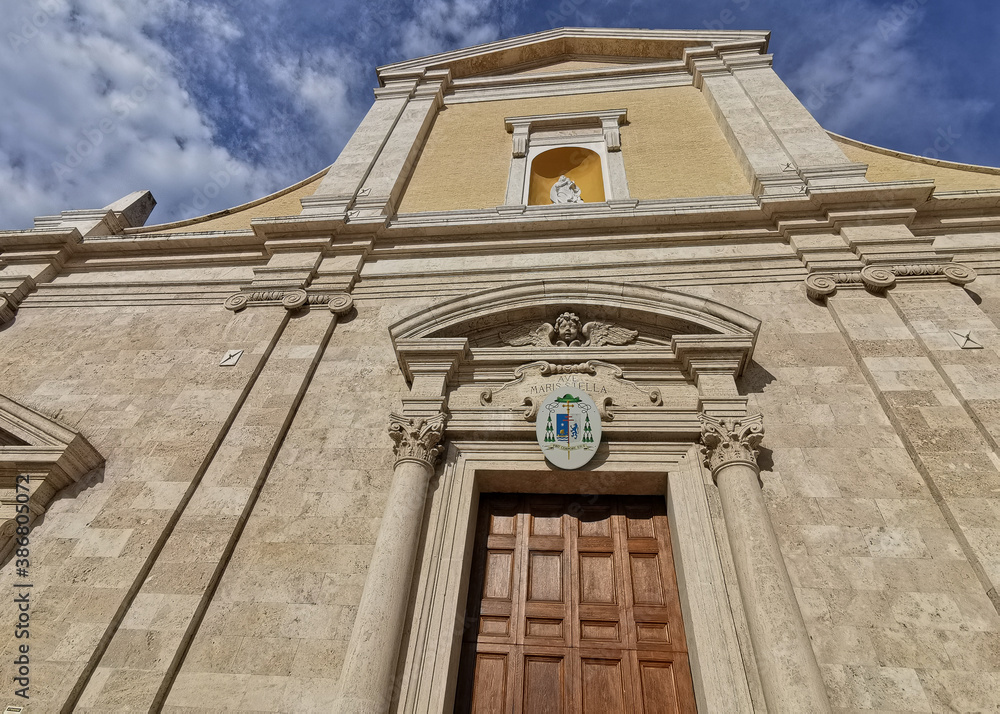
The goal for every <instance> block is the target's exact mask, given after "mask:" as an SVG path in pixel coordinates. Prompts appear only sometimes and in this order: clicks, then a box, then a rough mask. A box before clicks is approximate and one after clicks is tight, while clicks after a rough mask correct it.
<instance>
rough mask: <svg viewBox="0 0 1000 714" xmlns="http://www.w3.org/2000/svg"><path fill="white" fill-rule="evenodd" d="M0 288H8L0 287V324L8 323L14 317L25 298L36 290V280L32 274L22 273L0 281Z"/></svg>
mask: <svg viewBox="0 0 1000 714" xmlns="http://www.w3.org/2000/svg"><path fill="white" fill-rule="evenodd" d="M5 283H6V284H5ZM0 288H7V289H6V290H3V289H0V325H6V324H7V323H8V322H10V321H11V320H13V319H14V316H15V315H16V314H17V308H19V307H20V306H21V303H22V302H23V301H24V298H26V297H27V296H28V294H29V293H31V292H34V290H35V281H34V280H32V279H31V277H30V276H27V275H21V276H16V277H14V278H13V280H5V281H2V282H0Z"/></svg>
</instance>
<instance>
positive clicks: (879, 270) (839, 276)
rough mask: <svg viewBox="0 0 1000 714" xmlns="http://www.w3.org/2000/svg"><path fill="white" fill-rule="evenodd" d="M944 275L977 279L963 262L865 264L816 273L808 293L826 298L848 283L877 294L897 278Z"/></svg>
mask: <svg viewBox="0 0 1000 714" xmlns="http://www.w3.org/2000/svg"><path fill="white" fill-rule="evenodd" d="M941 277H943V278H944V279H945V280H947V281H948V282H949V283H951V284H953V285H967V284H968V283H971V282H972V281H973V280H975V279H976V271H975V270H973V269H972V268H970V267H968V266H967V265H962V264H960V263H937V264H935V263H914V264H906V265H866V266H865V267H863V268H862V269H861V270H860V271H856V272H852V273H813V274H812V275H809V276H808V277H807V278H806V294H807V295H808V296H809V297H811V298H813V299H814V300H825V299H826V298H827V297H829V296H830V295H833V294H834V293H835V292H837V288H838V287H841V286H846V285H862V286H863V287H864V288H865V289H866V290H868V291H869V292H871V293H874V294H876V295H883V294H885V291H886V290H888V289H889V288H892V287H893V286H895V285H896V281H897V279H903V280H926V279H934V278H941Z"/></svg>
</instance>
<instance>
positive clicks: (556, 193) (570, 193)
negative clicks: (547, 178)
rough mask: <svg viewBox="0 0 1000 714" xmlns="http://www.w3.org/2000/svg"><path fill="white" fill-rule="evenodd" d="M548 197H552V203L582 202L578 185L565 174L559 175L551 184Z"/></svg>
mask: <svg viewBox="0 0 1000 714" xmlns="http://www.w3.org/2000/svg"><path fill="white" fill-rule="evenodd" d="M549 198H551V199H552V203H583V199H582V198H581V197H580V188H579V186H577V185H576V184H575V183H573V181H572V180H571V179H568V178H566V177H565V176H560V177H559V180H558V181H556V182H555V184H553V186H552V190H551V191H549Z"/></svg>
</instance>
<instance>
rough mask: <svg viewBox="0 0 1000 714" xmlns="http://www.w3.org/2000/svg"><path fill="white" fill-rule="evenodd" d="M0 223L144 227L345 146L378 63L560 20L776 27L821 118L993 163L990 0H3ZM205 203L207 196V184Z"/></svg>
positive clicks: (799, 88) (259, 186) (795, 85)
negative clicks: (79, 212)
mask: <svg viewBox="0 0 1000 714" xmlns="http://www.w3.org/2000/svg"><path fill="white" fill-rule="evenodd" d="M2 10H3V15H4V22H3V25H2V27H3V36H2V37H0V228H8V229H9V228H27V227H30V226H31V222H32V217H34V216H36V215H46V214H51V213H58V212H59V211H61V210H66V209H69V208H96V207H100V206H103V205H106V204H108V203H110V202H111V201H113V200H115V199H116V198H118V197H120V196H122V195H125V194H126V193H129V192H130V191H133V190H136V189H140V188H142V189H145V188H148V189H150V190H151V191H152V192H153V195H154V196H155V197H156V199H157V200H158V202H159V205H158V206H157V208H156V210H155V211H154V213H153V215H152V216H151V218H150V223H160V222H165V221H170V220H176V219H180V218H186V217H190V216H194V215H199V214H202V213H206V212H209V211H213V210H219V209H222V208H227V207H229V206H233V205H236V204H238V203H242V202H244V201H247V200H250V199H253V198H256V197H259V196H261V195H264V194H266V193H269V192H271V191H274V190H276V189H278V188H281V187H283V186H286V185H289V184H291V183H294V182H296V181H299V180H301V179H302V178H305V177H306V176H309V175H310V174H313V173H315V172H316V171H318V170H320V169H322V168H323V167H324V166H327V165H329V164H330V163H332V162H333V160H334V159H335V158H336V156H337V154H338V152H339V151H340V149H341V147H342V146H343V145H344V143H345V142H346V140H347V138H348V137H349V136H350V134H351V132H352V131H353V130H354V128H355V127H356V126H357V123H358V122H359V121H360V119H361V117H362V116H363V115H364V112H365V111H366V110H367V108H368V106H369V105H370V103H371V101H372V92H371V89H372V87H374V86H375V85H376V83H377V82H376V79H375V73H374V67H375V66H376V65H381V64H386V63H389V62H394V61H398V60H402V59H407V58H410V57H415V56H420V55H424V54H431V53H434V52H440V51H443V50H448V49H452V48H456V47H462V46H467V45H472V44H476V43H481V42H487V41H490V40H494V39H498V38H502V37H510V36H514V35H520V34H525V33H529V32H537V31H539V30H545V29H550V28H553V27H562V26H605V27H651V28H670V29H678V28H684V29H701V28H715V29H723V28H725V29H769V30H772V31H773V35H772V41H771V50H772V52H774V54H775V69H776V70H777V72H778V73H779V74H780V75H781V77H782V78H783V79H784V80H785V82H787V83H788V85H789V86H790V87H791V88H792V90H793V91H794V92H795V93H796V94H797V95H798V96H799V98H800V99H802V101H803V102H804V103H805V104H806V106H807V107H809V109H810V110H811V111H812V112H813V113H814V114H815V115H816V117H817V118H818V119H819V120H820V122H821V123H822V124H823V125H824V126H825V127H826V128H828V129H830V130H832V131H836V132H838V133H842V134H846V135H848V136H851V137H854V138H857V139H861V140H863V141H868V142H872V143H875V144H879V145H882V146H888V147H891V148H894V149H898V150H901V151H907V152H911V153H918V154H924V155H936V156H938V157H939V158H941V159H947V160H951V161H964V162H969V163H978V164H986V165H992V166H1000V109H998V106H997V101H998V96H1000V93H998V89H1000V80H998V77H1000V52H997V50H996V47H997V46H998V44H1000V3H997V2H996V0H964V1H955V0H953V1H952V2H945V0H897V1H894V2H889V1H882V0H631V2H611V1H609V0H498V1H496V2H491V1H489V0H408V1H406V2H389V1H376V2H360V3H356V2H355V3H348V2H344V1H343V0H325V1H316V0H196V1H192V0H2ZM209 195H210V196H212V198H211V199H210V200H209V199H208V198H206V196H209Z"/></svg>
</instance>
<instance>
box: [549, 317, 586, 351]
mask: <svg viewBox="0 0 1000 714" xmlns="http://www.w3.org/2000/svg"><path fill="white" fill-rule="evenodd" d="M582 326H583V323H581V322H580V318H579V317H577V316H576V315H575V314H574V313H572V312H564V313H563V314H562V315H560V316H559V317H557V318H556V324H555V328H556V334H557V335H558V336H559V341H560V342H563V343H565V344H566V345H572V344H573V342H575V341H576V340H578V339H579V338H580V331H581V329H582Z"/></svg>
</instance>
